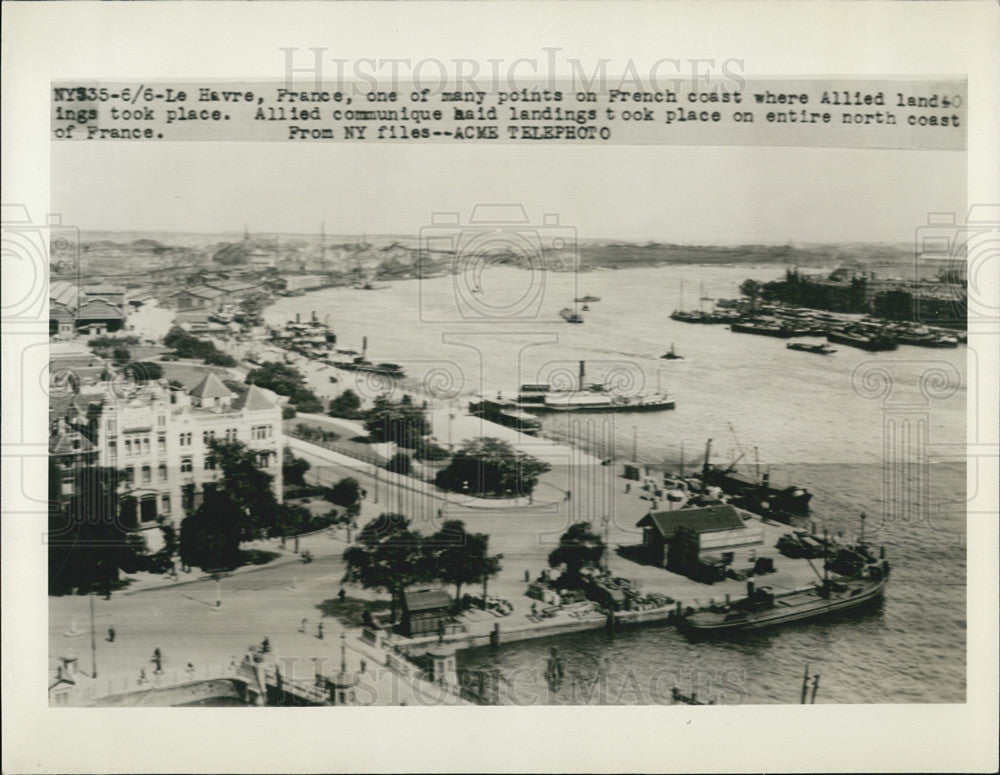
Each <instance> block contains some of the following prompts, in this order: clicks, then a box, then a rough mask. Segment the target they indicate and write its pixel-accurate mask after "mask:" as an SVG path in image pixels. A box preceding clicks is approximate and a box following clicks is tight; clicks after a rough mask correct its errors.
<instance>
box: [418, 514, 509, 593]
mask: <svg viewBox="0 0 1000 775" xmlns="http://www.w3.org/2000/svg"><path fill="white" fill-rule="evenodd" d="M489 543H490V537H489V536H488V535H486V534H485V533H467V532H466V530H465V523H464V522H462V521H461V520H458V519H452V520H448V521H447V522H445V523H444V524H443V525H442V526H441V529H440V530H439V531H438V532H436V533H435V534H434V535H432V536H431V537H430V538H428V539H427V540H426V541H425V543H424V546H425V554H426V556H427V558H428V560H429V562H430V565H431V568H432V570H431V571H430V573H431V574H433V575H434V577H435V578H438V579H440V580H441V581H443V582H445V583H446V584H454V585H455V601H456V603H457V602H458V600H460V599H461V596H462V585H463V584H475V583H478V582H480V581H482V580H483V579H484V578H493V577H494V576H496V575H497V573H499V572H500V560H502V559H503V555H502V554H495V555H492V556H491V555H490V554H489Z"/></svg>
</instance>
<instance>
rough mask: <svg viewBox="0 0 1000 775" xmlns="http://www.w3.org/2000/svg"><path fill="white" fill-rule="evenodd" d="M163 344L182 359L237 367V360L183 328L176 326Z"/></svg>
mask: <svg viewBox="0 0 1000 775" xmlns="http://www.w3.org/2000/svg"><path fill="white" fill-rule="evenodd" d="M163 344H165V345H166V346H167V347H169V348H171V349H172V350H173V351H174V352H175V353H176V354H177V355H178V356H179V357H181V358H200V359H202V360H203V361H204V362H205V363H207V364H210V365H212V366H235V365H236V359H235V358H233V357H232V356H231V355H228V354H227V353H224V352H222V351H221V350H219V349H217V348H216V346H215V345H214V344H213V343H212V342H209V341H207V340H205V339H199V338H198V337H196V336H192V335H191V334H189V333H188V332H187V331H185V330H184V329H183V328H180V327H179V326H174V327H173V328H171V329H170V331H168V332H167V335H166V336H165V337H163Z"/></svg>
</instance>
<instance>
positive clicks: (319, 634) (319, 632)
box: [316, 622, 323, 640]
mask: <svg viewBox="0 0 1000 775" xmlns="http://www.w3.org/2000/svg"><path fill="white" fill-rule="evenodd" d="M316 637H317V638H319V639H320V640H323V622H320V623H319V624H318V625H316Z"/></svg>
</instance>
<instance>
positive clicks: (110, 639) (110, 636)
mask: <svg viewBox="0 0 1000 775" xmlns="http://www.w3.org/2000/svg"><path fill="white" fill-rule="evenodd" d="M114 642H115V628H114V627H108V643H114Z"/></svg>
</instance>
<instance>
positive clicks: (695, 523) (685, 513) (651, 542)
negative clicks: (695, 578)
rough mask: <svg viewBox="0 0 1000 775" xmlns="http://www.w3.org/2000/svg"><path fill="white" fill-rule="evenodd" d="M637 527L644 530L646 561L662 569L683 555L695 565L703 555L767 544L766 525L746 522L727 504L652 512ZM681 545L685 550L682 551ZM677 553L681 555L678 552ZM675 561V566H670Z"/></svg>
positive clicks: (643, 539)
mask: <svg viewBox="0 0 1000 775" xmlns="http://www.w3.org/2000/svg"><path fill="white" fill-rule="evenodd" d="M636 527H641V528H642V544H643V548H644V550H645V552H646V556H647V558H648V559H649V561H650V562H653V563H655V564H656V565H658V566H659V567H663V566H664V565H668V564H671V565H676V564H677V560H678V554H680V555H684V558H683V559H685V560H695V561H696V560H697V558H698V557H699V556H700V555H703V554H706V553H709V552H711V553H716V554H717V553H720V552H723V551H726V550H728V549H732V548H735V547H741V546H756V545H760V544H763V543H764V527H763V525H761V524H760V523H759V522H744V520H743V519H742V518H741V517H740V512H739V511H737V509H736V507H735V506H731V505H729V504H728V503H726V504H720V505H716V506H706V507H704V508H699V509H676V510H674V511H657V512H650V513H649V514H647V515H646V516H645V517H643V518H642V519H640V520H639V521H638V522H637V523H636ZM692 542H693V545H691V544H692ZM681 544H684V546H683V547H681V546H680V545H681ZM671 549H673V557H671ZM678 549H682V551H680V552H678ZM687 555H693V557H688V556H687ZM672 559H673V560H674V562H671V560H672ZM681 564H686V563H684V562H681Z"/></svg>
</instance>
